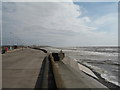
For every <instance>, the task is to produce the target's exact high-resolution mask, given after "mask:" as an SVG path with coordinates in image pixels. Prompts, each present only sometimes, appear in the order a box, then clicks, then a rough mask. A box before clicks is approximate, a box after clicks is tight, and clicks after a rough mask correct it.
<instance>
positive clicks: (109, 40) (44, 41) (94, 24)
mask: <svg viewBox="0 0 120 90" xmlns="http://www.w3.org/2000/svg"><path fill="white" fill-rule="evenodd" d="M117 10H118V3H117V2H64V3H60V2H37V3H36V2H3V3H2V32H3V35H2V38H3V44H17V43H18V44H21V43H24V44H28V45H33V44H34V45H49V46H106V45H107V46H112V45H114V46H116V45H117V44H118V11H117ZM13 38H14V39H13Z"/></svg>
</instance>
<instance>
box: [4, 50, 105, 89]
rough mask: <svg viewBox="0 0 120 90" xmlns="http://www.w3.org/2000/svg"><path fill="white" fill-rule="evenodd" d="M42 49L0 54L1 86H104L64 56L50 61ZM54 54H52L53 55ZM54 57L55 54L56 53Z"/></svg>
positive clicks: (51, 58) (50, 58)
mask: <svg viewBox="0 0 120 90" xmlns="http://www.w3.org/2000/svg"><path fill="white" fill-rule="evenodd" d="M51 55H52V54H50V55H49V56H50V57H49V56H48V53H46V52H45V51H44V50H43V49H41V50H37V49H30V48H26V49H23V50H17V51H15V52H10V53H6V54H3V55H2V61H3V62H2V67H3V68H2V70H3V72H2V75H3V77H2V79H3V80H2V88H33V89H34V88H43V87H44V88H56V89H57V88H106V89H107V87H106V86H104V85H102V84H101V83H99V82H98V81H97V80H95V79H93V78H92V77H89V76H88V75H86V74H84V73H83V72H82V71H80V70H79V68H78V66H77V63H76V62H74V61H73V60H72V59H70V58H67V57H65V58H64V59H63V61H54V59H53V57H52V56H51ZM55 57H56V56H55ZM57 57H58V56H57Z"/></svg>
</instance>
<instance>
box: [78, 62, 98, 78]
mask: <svg viewBox="0 0 120 90" xmlns="http://www.w3.org/2000/svg"><path fill="white" fill-rule="evenodd" d="M78 66H79V69H80V70H81V71H83V72H85V73H87V74H89V75H91V76H93V77H95V78H97V79H98V77H97V76H96V75H95V74H94V73H93V72H92V71H91V70H90V69H89V68H87V67H85V66H83V65H82V64H79V63H78Z"/></svg>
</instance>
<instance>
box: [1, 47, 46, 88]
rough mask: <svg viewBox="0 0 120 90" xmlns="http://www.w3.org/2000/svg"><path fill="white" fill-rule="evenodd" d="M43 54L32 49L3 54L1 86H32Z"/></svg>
mask: <svg viewBox="0 0 120 90" xmlns="http://www.w3.org/2000/svg"><path fill="white" fill-rule="evenodd" d="M45 56H46V54H45V53H44V52H42V51H40V50H34V49H24V50H19V51H15V52H11V53H6V54H3V55H2V60H3V83H2V85H3V88H34V87H35V84H36V81H37V78H38V75H39V72H40V68H41V65H42V61H43V60H44V57H45Z"/></svg>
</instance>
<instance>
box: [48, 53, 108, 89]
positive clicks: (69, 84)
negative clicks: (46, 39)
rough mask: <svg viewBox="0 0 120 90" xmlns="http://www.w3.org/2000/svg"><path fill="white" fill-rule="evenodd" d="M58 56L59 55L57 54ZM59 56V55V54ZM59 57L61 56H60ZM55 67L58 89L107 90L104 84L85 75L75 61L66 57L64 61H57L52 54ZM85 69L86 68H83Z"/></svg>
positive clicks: (51, 57) (51, 58)
mask: <svg viewBox="0 0 120 90" xmlns="http://www.w3.org/2000/svg"><path fill="white" fill-rule="evenodd" d="M56 55H57V54H56ZM58 55H59V54H58ZM58 57H59V56H58ZM49 58H50V61H51V63H52V67H53V73H54V77H55V81H56V85H57V88H106V89H108V88H107V87H106V86H104V85H103V84H101V83H100V82H98V81H97V80H95V79H93V78H92V77H90V76H88V75H87V74H85V73H83V72H84V70H83V71H82V70H80V68H79V67H80V66H79V65H78V63H77V62H76V61H75V60H72V59H71V58H69V57H68V56H64V58H63V57H62V58H63V59H62V60H57V61H55V60H54V59H55V58H54V56H53V55H52V54H50V55H49ZM83 69H84V68H83Z"/></svg>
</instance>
